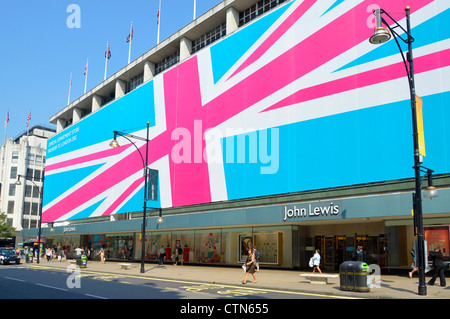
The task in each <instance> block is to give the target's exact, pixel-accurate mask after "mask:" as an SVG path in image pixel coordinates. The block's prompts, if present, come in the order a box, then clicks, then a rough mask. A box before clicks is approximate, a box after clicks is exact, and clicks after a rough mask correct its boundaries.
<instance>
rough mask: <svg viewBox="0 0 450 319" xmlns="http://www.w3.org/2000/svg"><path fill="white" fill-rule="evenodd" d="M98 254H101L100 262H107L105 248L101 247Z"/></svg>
mask: <svg viewBox="0 0 450 319" xmlns="http://www.w3.org/2000/svg"><path fill="white" fill-rule="evenodd" d="M97 255H100V263H101V264H104V263H105V251H104V250H103V248H100V251H99V253H98V254H97Z"/></svg>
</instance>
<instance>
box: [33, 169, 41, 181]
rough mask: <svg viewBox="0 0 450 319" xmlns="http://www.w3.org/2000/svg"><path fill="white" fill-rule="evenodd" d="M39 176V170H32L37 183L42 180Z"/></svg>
mask: <svg viewBox="0 0 450 319" xmlns="http://www.w3.org/2000/svg"><path fill="white" fill-rule="evenodd" d="M41 174H42V171H41V170H40V169H35V170H34V180H35V181H37V182H39V181H41V178H42V177H41Z"/></svg>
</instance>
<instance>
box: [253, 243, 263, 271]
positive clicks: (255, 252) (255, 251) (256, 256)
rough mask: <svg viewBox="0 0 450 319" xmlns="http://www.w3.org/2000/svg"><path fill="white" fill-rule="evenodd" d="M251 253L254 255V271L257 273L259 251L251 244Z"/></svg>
mask: <svg viewBox="0 0 450 319" xmlns="http://www.w3.org/2000/svg"><path fill="white" fill-rule="evenodd" d="M253 255H254V256H255V267H256V273H259V261H260V260H261V252H260V251H259V250H257V249H256V247H255V246H253Z"/></svg>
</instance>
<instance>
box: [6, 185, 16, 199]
mask: <svg viewBox="0 0 450 319" xmlns="http://www.w3.org/2000/svg"><path fill="white" fill-rule="evenodd" d="M8 195H9V196H16V184H9V194H8Z"/></svg>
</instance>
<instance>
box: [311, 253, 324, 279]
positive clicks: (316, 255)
mask: <svg viewBox="0 0 450 319" xmlns="http://www.w3.org/2000/svg"><path fill="white" fill-rule="evenodd" d="M316 270H318V271H319V273H320V274H322V271H321V270H320V250H319V249H316V251H315V252H314V256H313V272H312V273H313V274H314V273H315V272H316Z"/></svg>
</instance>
